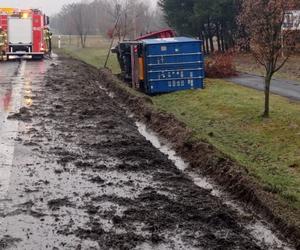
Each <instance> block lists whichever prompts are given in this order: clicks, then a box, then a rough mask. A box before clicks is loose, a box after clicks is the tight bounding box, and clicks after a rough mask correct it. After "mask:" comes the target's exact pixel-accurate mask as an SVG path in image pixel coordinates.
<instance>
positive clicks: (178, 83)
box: [121, 37, 204, 95]
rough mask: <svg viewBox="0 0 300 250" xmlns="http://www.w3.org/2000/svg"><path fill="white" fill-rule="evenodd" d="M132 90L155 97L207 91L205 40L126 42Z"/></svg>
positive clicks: (161, 39) (179, 39) (165, 39)
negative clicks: (193, 90) (205, 79)
mask: <svg viewBox="0 0 300 250" xmlns="http://www.w3.org/2000/svg"><path fill="white" fill-rule="evenodd" d="M121 46H123V47H127V52H128V51H130V53H126V57H124V62H125V63H126V64H130V65H126V66H127V67H126V69H127V71H128V70H130V72H127V73H126V75H127V76H128V75H129V76H130V81H131V85H132V87H134V88H136V89H139V90H141V91H143V92H145V93H146V94H149V95H153V94H159V93H168V92H174V91H180V90H188V89H200V88H204V56H203V53H202V41H199V40H197V39H192V38H187V37H174V38H159V39H145V40H141V41H138V42H137V41H135V42H123V43H122V45H121Z"/></svg>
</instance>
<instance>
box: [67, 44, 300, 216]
mask: <svg viewBox="0 0 300 250" xmlns="http://www.w3.org/2000/svg"><path fill="white" fill-rule="evenodd" d="M104 47H106V46H104ZM64 50H65V51H66V52H67V53H68V54H70V55H72V56H74V57H76V58H80V59H82V60H83V61H85V62H87V63H90V64H92V65H94V66H97V67H99V66H101V65H103V61H104V58H105V55H106V53H104V52H107V50H104V48H103V47H101V46H100V48H99V47H98V48H86V49H80V50H78V49H72V48H71V49H70V48H68V49H64ZM110 62H111V63H110V64H109V66H110V67H111V68H112V71H113V72H115V73H116V72H118V71H119V69H118V64H117V60H116V58H115V57H114V56H113V55H112V56H111V59H110ZM206 85H207V87H206V89H205V90H201V91H183V92H178V93H172V94H166V95H160V96H156V97H153V102H154V105H155V106H156V108H158V109H161V110H165V111H167V112H171V113H173V114H175V116H176V117H177V118H178V119H179V120H181V121H183V122H184V123H186V124H187V125H188V126H189V127H190V128H192V129H193V131H194V137H195V138H196V139H205V140H208V141H209V142H210V143H211V144H213V145H214V146H216V147H217V148H218V149H220V150H221V151H222V152H224V153H225V154H227V155H229V156H230V157H231V158H233V159H235V160H237V161H238V162H239V163H241V164H242V165H243V166H245V167H246V168H247V169H248V170H249V173H250V174H251V175H252V176H254V177H255V178H256V179H257V180H258V181H259V182H260V183H261V184H262V185H263V187H264V188H265V189H266V190H268V191H270V192H273V193H276V194H278V197H279V199H280V200H281V201H282V202H284V203H287V204H289V206H290V207H291V209H295V211H297V212H296V213H297V214H300V103H292V102H290V101H289V100H287V99H285V98H282V97H279V96H275V95H272V96H271V118H270V119H267V120H264V119H262V118H261V117H260V114H261V113H262V107H263V93H262V92H259V91H256V90H252V89H249V88H245V87H241V86H237V85H234V84H231V83H228V82H225V81H223V80H211V79H207V80H206ZM166 126H172V124H167V125H166ZM297 220H298V221H299V222H300V218H297Z"/></svg>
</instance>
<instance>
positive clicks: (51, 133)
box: [0, 58, 290, 250]
mask: <svg viewBox="0 0 300 250" xmlns="http://www.w3.org/2000/svg"><path fill="white" fill-rule="evenodd" d="M101 81H102V79H99V78H98V75H97V71H95V70H94V69H92V68H90V67H89V66H87V65H84V64H81V63H79V62H77V61H73V60H71V59H66V58H61V59H55V60H52V61H47V60H45V61H43V62H31V61H27V62H25V61H23V62H10V63H5V64H0V125H1V127H0V139H1V140H0V249H25V250H27V249H28V250H31V249H32V250H35V249H290V248H288V245H286V244H285V243H283V242H282V241H281V240H279V239H278V238H277V237H276V236H275V235H274V234H273V233H272V232H271V231H269V230H268V229H267V228H268V225H266V224H265V223H264V222H263V221H260V220H259V219H258V218H256V216H255V215H253V214H251V212H250V211H247V212H245V211H243V212H240V208H239V209H234V207H235V206H232V204H231V205H228V204H229V202H228V200H227V201H226V198H224V197H222V195H215V194H213V191H214V190H212V187H209V188H202V187H200V186H201V185H200V184H198V185H197V183H195V179H193V178H192V177H191V176H190V175H188V174H187V173H185V172H183V171H182V170H183V169H182V170H180V169H178V166H177V167H176V165H175V164H174V162H172V161H171V160H169V159H168V157H167V156H166V155H164V154H162V153H161V152H160V151H159V150H158V149H157V148H155V147H154V146H153V145H152V144H151V143H150V142H149V141H147V140H146V139H145V137H144V136H146V137H147V133H146V132H145V129H142V131H144V132H143V135H141V134H140V133H139V130H138V127H137V126H136V123H135V121H134V119H133V118H132V117H131V116H129V115H128V114H127V112H126V110H125V109H124V108H123V107H121V106H120V105H119V103H118V101H117V100H115V99H113V98H112V97H113V95H111V94H109V93H108V91H107V90H105V89H103V88H102V87H101ZM8 118H9V119H8ZM141 127H142V128H143V126H140V127H139V129H140V132H141ZM151 138H152V139H153V135H152V136H149V138H148V139H149V140H151ZM155 140H157V138H154V141H155ZM153 144H154V145H155V144H156V143H153ZM164 152H165V153H168V150H165V149H164ZM197 182H198V183H201V182H203V180H202V179H201V177H197ZM202 184H203V183H202ZM279 238H280V236H279Z"/></svg>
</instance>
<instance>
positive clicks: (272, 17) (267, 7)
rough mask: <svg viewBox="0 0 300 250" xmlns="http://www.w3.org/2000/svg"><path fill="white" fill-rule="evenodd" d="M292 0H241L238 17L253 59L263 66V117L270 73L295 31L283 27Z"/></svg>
mask: <svg viewBox="0 0 300 250" xmlns="http://www.w3.org/2000/svg"><path fill="white" fill-rule="evenodd" d="M294 3H295V2H294V0H244V1H243V3H242V13H241V14H240V16H239V18H238V20H239V24H240V25H241V26H242V27H243V28H244V29H245V30H246V32H247V34H249V38H250V47H251V52H252V54H253V56H254V57H255V59H256V61H257V62H258V63H259V64H261V65H262V66H263V67H264V68H265V105H264V106H265V107H264V113H263V117H269V114H270V111H269V110H270V109H269V106H270V104H269V103H270V85H271V80H272V77H273V75H274V74H275V73H276V72H277V71H278V70H280V69H281V68H282V67H283V66H284V64H285V63H286V61H287V60H288V59H289V57H290V55H291V52H292V47H293V46H294V44H295V43H294V41H295V33H294V32H291V31H283V30H282V26H283V22H284V17H285V13H286V11H288V10H290V9H292V8H293V6H294Z"/></svg>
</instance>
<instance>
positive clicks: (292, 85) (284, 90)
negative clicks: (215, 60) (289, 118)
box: [227, 73, 300, 101]
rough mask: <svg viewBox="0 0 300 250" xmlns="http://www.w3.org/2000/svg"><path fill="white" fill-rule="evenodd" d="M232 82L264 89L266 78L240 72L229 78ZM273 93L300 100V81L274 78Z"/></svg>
mask: <svg viewBox="0 0 300 250" xmlns="http://www.w3.org/2000/svg"><path fill="white" fill-rule="evenodd" d="M227 80H228V81H230V82H233V83H236V84H239V85H242V86H245V87H249V88H253V89H257V90H261V91H263V90H264V78H263V77H261V76H257V75H251V74H246V73H239V75H238V76H235V77H231V78H228V79H227ZM271 93H273V94H276V95H280V96H283V97H287V98H289V99H291V100H296V101H300V82H297V81H290V80H282V79H273V80H272V83H271Z"/></svg>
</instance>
